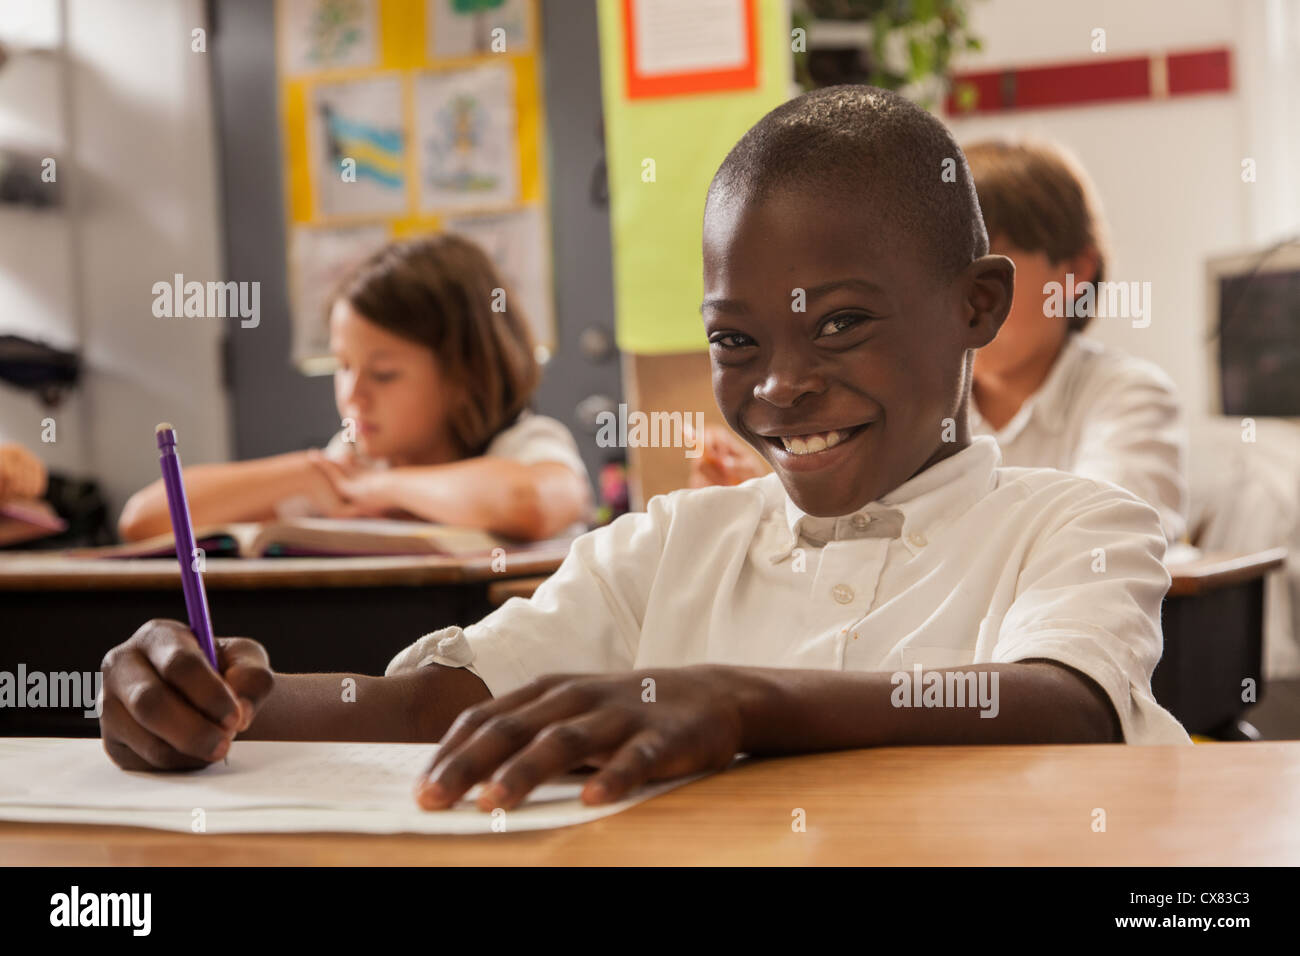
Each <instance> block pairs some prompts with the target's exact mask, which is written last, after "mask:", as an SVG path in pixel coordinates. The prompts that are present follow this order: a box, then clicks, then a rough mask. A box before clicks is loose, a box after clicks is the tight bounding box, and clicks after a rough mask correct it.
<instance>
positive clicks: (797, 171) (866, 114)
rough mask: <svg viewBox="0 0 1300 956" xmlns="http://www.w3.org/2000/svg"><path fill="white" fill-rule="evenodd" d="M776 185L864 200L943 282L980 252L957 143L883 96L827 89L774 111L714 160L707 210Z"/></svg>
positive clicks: (975, 207)
mask: <svg viewBox="0 0 1300 956" xmlns="http://www.w3.org/2000/svg"><path fill="white" fill-rule="evenodd" d="M782 189H794V190H799V189H807V190H809V191H811V192H815V193H817V194H822V195H825V194H829V195H831V196H837V197H845V198H847V199H848V200H849V201H851V202H858V203H866V202H867V201H868V199H869V200H870V203H871V207H870V213H871V215H872V216H873V217H880V218H882V219H883V220H884V221H885V222H888V223H889V224H891V225H893V226H895V227H896V228H897V229H898V230H899V231H904V232H907V233H910V234H912V235H915V236H919V237H920V238H921V240H922V242H923V243H924V245H925V246H926V247H928V248H927V251H928V252H929V253H930V256H931V262H932V263H933V265H934V267H935V269H936V271H937V272H939V273H940V274H941V275H943V277H944V278H951V277H952V276H953V275H955V274H956V273H957V272H959V271H961V270H962V269H964V268H965V267H966V266H968V265H969V264H970V263H971V262H972V261H973V260H974V259H976V258H978V257H979V256H982V255H985V254H986V253H987V252H988V234H987V233H986V232H985V230H984V220H983V218H982V217H981V215H980V208H979V200H978V198H977V197H976V194H975V187H974V184H973V182H972V180H971V176H970V170H969V169H968V168H967V166H966V160H965V157H964V156H963V155H962V151H961V147H960V146H958V145H957V141H956V140H955V139H954V138H953V136H952V134H951V133H950V132H948V128H947V127H946V126H944V125H943V123H942V122H940V121H939V120H938V119H936V118H935V117H933V116H931V115H930V114H929V113H927V112H926V111H925V110H923V109H922V108H921V107H919V106H917V105H916V104H915V103H912V102H911V101H910V100H908V99H906V98H905V97H903V96H900V95H898V94H897V93H892V92H890V91H888V90H882V89H877V88H876V87H873V86H858V85H845V86H828V87H825V88H823V89H819V90H813V91H812V92H810V93H804V94H803V95H802V96H797V97H795V98H794V99H792V100H789V101H788V102H786V103H783V104H782V105H780V106H778V107H777V108H776V109H774V110H772V111H771V112H770V113H768V114H767V115H766V116H764V117H763V118H762V119H761V120H759V121H758V122H757V123H755V124H754V126H753V127H751V128H750V130H749V131H748V132H747V133H745V135H744V136H742V137H741V138H740V142H738V143H737V144H736V145H735V146H734V147H733V148H732V150H731V152H730V153H728V154H727V158H726V159H724V160H723V161H722V165H721V166H720V167H719V168H718V171H717V173H715V174H714V177H713V182H712V183H711V184H710V185H709V194H708V200H707V201H706V207H707V205H708V203H712V202H715V201H718V199H720V198H721V197H723V196H736V195H738V196H743V197H746V198H748V199H751V200H752V199H761V198H763V197H764V196H766V195H768V194H770V193H773V192H776V191H779V190H782Z"/></svg>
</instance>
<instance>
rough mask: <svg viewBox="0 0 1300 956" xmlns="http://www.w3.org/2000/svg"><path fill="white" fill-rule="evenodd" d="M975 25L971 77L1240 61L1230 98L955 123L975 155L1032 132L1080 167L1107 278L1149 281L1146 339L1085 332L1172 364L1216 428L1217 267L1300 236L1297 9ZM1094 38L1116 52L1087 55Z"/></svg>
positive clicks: (1081, 10)
mask: <svg viewBox="0 0 1300 956" xmlns="http://www.w3.org/2000/svg"><path fill="white" fill-rule="evenodd" d="M972 25H973V29H974V30H975V31H976V33H977V34H978V35H979V36H980V37H981V38H983V40H984V49H983V50H982V51H981V52H980V53H978V54H975V55H968V56H964V57H963V58H962V59H961V60H959V61H958V64H957V68H958V69H959V70H987V69H992V68H996V67H1001V66H1009V65H1018V64H1023V65H1030V64H1042V63H1054V62H1063V61H1079V60H1088V59H1089V58H1091V57H1095V56H1102V55H1106V56H1115V57H1122V56H1125V55H1129V56H1131V55H1135V54H1139V53H1151V52H1154V51H1157V50H1165V51H1179V50H1193V49H1200V48H1209V47H1218V46H1225V45H1226V46H1228V47H1230V48H1231V50H1232V71H1233V90H1232V91H1231V92H1230V93H1227V94H1216V95H1203V96H1189V97H1180V98H1176V99H1170V100H1164V101H1142V102H1135V103H1120V104H1106V105H1096V106H1083V107H1070V108H1066V109H1056V110H1037V111H1025V112H1014V113H1008V114H1004V115H994V116H990V117H975V118H968V119H958V118H952V117H949V118H948V119H949V122H950V123H951V126H952V128H953V130H954V132H955V133H956V135H957V138H958V140H959V141H960V142H963V143H964V142H968V141H972V140H976V139H979V138H981V137H984V136H990V135H997V134H1006V133H1026V134H1034V135H1039V136H1044V137H1048V138H1051V139H1054V140H1057V141H1059V142H1062V143H1064V144H1066V145H1067V146H1069V147H1070V148H1071V149H1072V150H1073V151H1074V152H1075V153H1076V155H1078V156H1079V158H1080V159H1081V160H1082V161H1083V164H1084V165H1085V166H1086V167H1087V169H1088V171H1089V172H1090V173H1091V175H1092V177H1093V179H1094V180H1095V181H1096V183H1097V186H1098V190H1099V192H1100V195H1101V197H1102V202H1103V205H1104V207H1105V211H1106V215H1107V218H1108V220H1109V222H1110V226H1111V232H1112V235H1113V249H1112V252H1113V257H1112V263H1111V265H1110V266H1109V267H1108V272H1109V275H1108V278H1109V279H1113V280H1116V281H1124V280H1128V281H1139V282H1141V281H1149V282H1151V284H1152V288H1151V298H1152V305H1153V310H1152V321H1151V325H1150V327H1148V328H1144V329H1135V328H1133V327H1132V325H1131V322H1130V321H1129V320H1123V319H1116V320H1110V321H1106V320H1097V321H1094V322H1093V324H1092V326H1091V327H1090V328H1089V330H1088V334H1089V335H1090V336H1093V337H1095V338H1097V339H1100V340H1102V341H1103V342H1107V343H1109V344H1112V345H1115V346H1116V347H1119V348H1122V349H1124V350H1125V351H1128V352H1130V353H1132V354H1135V355H1139V356H1142V357H1143V358H1147V359H1150V360H1152V361H1154V362H1156V363H1158V364H1159V365H1161V366H1162V367H1163V368H1164V369H1165V370H1166V371H1167V372H1168V373H1169V374H1170V375H1171V376H1172V377H1173V379H1174V381H1175V382H1176V383H1177V385H1178V387H1179V389H1180V390H1181V392H1182V395H1183V398H1184V401H1185V402H1186V404H1187V407H1188V408H1189V409H1190V410H1191V412H1192V414H1193V416H1194V418H1204V417H1206V415H1207V413H1206V411H1205V409H1206V408H1207V407H1208V402H1209V400H1210V393H1209V389H1210V385H1211V383H1210V378H1209V371H1210V370H1209V367H1208V365H1207V362H1206V357H1205V356H1206V353H1205V347H1204V341H1205V334H1206V314H1205V309H1206V305H1205V260H1206V258H1207V257H1210V256H1212V255H1215V254H1218V253H1222V252H1231V251H1236V250H1241V249H1248V248H1254V247H1260V246H1263V245H1264V244H1266V243H1268V242H1271V241H1273V240H1275V239H1277V238H1280V237H1282V236H1284V235H1287V234H1295V233H1296V232H1298V231H1300V192H1298V191H1297V184H1296V182H1295V171H1296V170H1297V169H1300V104H1298V103H1297V94H1300V3H1297V2H1296V0H1241V2H1237V3H1223V2H1222V0H1145V2H1142V3H1132V2H1120V0H1099V2H1097V3H1089V4H1086V5H1084V4H1062V3H1052V4H1044V3H1041V2H1039V0H982V2H979V3H976V4H974V5H973V8H972ZM1096 27H1101V28H1103V29H1105V31H1106V41H1107V53H1106V54H1095V53H1092V52H1091V49H1090V44H1091V40H1092V30H1093V29H1094V28H1096ZM1284 54H1289V57H1290V59H1291V61H1292V62H1291V63H1290V64H1289V65H1286V64H1284V63H1283V62H1282V60H1283V55H1284ZM1244 157H1252V158H1255V159H1256V161H1257V163H1258V181H1257V182H1255V183H1243V182H1242V179H1241V161H1242V159H1243V158H1244Z"/></svg>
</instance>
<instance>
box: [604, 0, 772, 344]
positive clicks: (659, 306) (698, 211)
mask: <svg viewBox="0 0 1300 956" xmlns="http://www.w3.org/2000/svg"><path fill="white" fill-rule="evenodd" d="M598 4H599V6H598V10H599V14H600V66H601V85H602V99H603V102H604V107H605V148H606V152H607V157H608V166H609V202H610V230H611V233H612V239H613V251H614V303H615V310H616V311H615V330H616V339H617V342H618V346H619V348H620V349H622V350H623V351H624V352H633V353H636V354H640V355H654V354H664V353H676V352H696V351H704V350H707V348H708V343H707V341H706V339H705V336H704V329H703V324H702V322H701V320H700V300H701V298H702V295H703V293H702V288H703V283H702V280H701V272H702V269H701V256H700V245H701V241H700V233H701V225H702V222H703V214H704V195H705V193H706V191H707V190H708V186H709V181H710V180H711V179H712V178H713V174H714V172H716V171H717V168H718V166H719V165H720V164H721V162H722V160H723V159H724V158H725V157H726V155H727V153H728V152H729V151H730V150H731V147H732V146H734V145H735V144H736V141H737V140H738V139H740V137H741V135H742V134H743V133H744V132H745V131H746V130H747V129H749V127H750V126H752V125H753V124H754V123H755V122H756V121H757V120H758V119H759V118H760V117H762V116H763V115H764V114H765V113H767V112H768V111H769V110H771V109H772V108H774V107H776V106H777V105H779V104H780V103H783V102H784V101H785V100H786V99H788V98H789V96H790V94H791V90H792V87H793V78H792V73H793V62H794V61H793V55H792V53H791V35H790V29H791V26H790V11H789V7H788V4H787V3H786V0H598ZM647 160H651V161H653V166H650V165H648V164H647ZM651 177H653V178H651Z"/></svg>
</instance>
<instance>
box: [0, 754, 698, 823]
mask: <svg viewBox="0 0 1300 956" xmlns="http://www.w3.org/2000/svg"><path fill="white" fill-rule="evenodd" d="M436 751H437V748H436V747H435V746H433V745H430V744H355V743H316V742H312V743H291V742H279V741H274V742H273V741H251V740H250V741H236V742H235V744H234V746H233V747H232V748H231V750H230V756H229V765H228V766H227V765H226V764H225V763H217V764H214V765H212V766H210V767H208V768H207V769H205V770H201V771H196V772H193V773H159V774H151V773H129V772H126V771H124V770H121V769H119V768H118V767H117V766H116V765H115V764H113V763H112V762H111V761H110V760H109V759H108V756H107V755H106V754H105V753H104V749H103V745H102V744H101V742H100V741H99V740H94V739H89V740H87V739H64V738H12V739H0V819H3V820H27V821H44V822H60V823H94V824H112V825H123V826H139V827H150V828H154V829H160V830H184V831H200V832H206V833H245V832H291V831H334V832H360V833H461V834H465V833H492V832H503V831H504V832H511V831H518V830H544V829H551V828H554V827H563V826H571V825H573V824H576V823H586V822H588V821H590V820H596V819H599V818H600V817H604V816H609V815H610V814H614V813H618V812H619V811H620V810H625V809H627V808H628V807H630V806H633V805H635V804H637V803H640V802H641V801H642V800H646V799H649V798H650V797H652V796H655V795H657V794H660V793H663V792H664V791H666V790H670V789H672V788H673V787H676V786H680V785H681V784H682V783H686V782H688V781H689V780H691V779H694V778H683V779H680V780H673V781H669V782H666V783H661V784H655V785H654V786H651V787H646V788H643V789H642V790H640V791H638V792H637V793H636V794H635V795H634V796H632V797H631V798H629V799H627V800H623V801H620V802H618V803H614V804H609V805H607V806H601V807H589V806H586V805H585V804H583V803H581V802H580V801H579V799H578V794H579V791H580V790H581V787H582V783H583V779H584V778H581V777H563V778H557V779H556V780H555V781H554V782H552V783H548V784H544V785H542V786H541V787H538V788H537V789H536V790H535V791H534V792H533V794H532V795H531V796H530V797H529V798H528V800H527V801H526V802H525V803H524V804H523V805H521V806H519V807H517V808H516V809H514V810H510V811H495V812H494V813H490V814H489V813H484V812H482V811H480V810H478V809H477V808H476V807H475V805H474V802H473V801H474V798H475V797H476V796H477V788H475V790H471V791H470V793H469V794H468V796H467V797H466V799H465V800H463V801H462V802H461V803H460V804H458V805H457V806H456V807H454V808H452V809H450V810H444V811H437V812H429V811H424V810H421V809H420V808H419V807H418V806H416V804H415V798H414V796H413V788H414V786H415V781H416V779H417V778H418V776H419V774H420V772H421V771H423V770H424V769H425V768H426V767H427V766H428V764H429V761H430V760H431V759H432V758H433V755H434V753H436Z"/></svg>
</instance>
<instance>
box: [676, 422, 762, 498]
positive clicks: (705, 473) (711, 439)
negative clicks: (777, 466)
mask: <svg viewBox="0 0 1300 956" xmlns="http://www.w3.org/2000/svg"><path fill="white" fill-rule="evenodd" d="M699 442H700V455H699V457H697V458H691V459H690V463H691V477H690V486H691V487H692V488H707V487H708V486H710V485H738V484H740V483H741V482H742V481H748V480H749V479H750V478H761V477H762V476H763V475H765V474H767V468H766V467H765V466H764V464H763V462H762V460H761V459H759V457H758V456H757V455H756V454H755V453H754V452H753V450H751V449H750V447H749V446H748V445H746V444H745V443H744V442H742V441H741V440H740V439H739V438H737V437H736V435H735V433H734V432H732V431H730V430H729V429H726V428H721V427H719V426H717V425H706V426H704V429H703V430H702V431H701V432H700V435H699Z"/></svg>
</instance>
